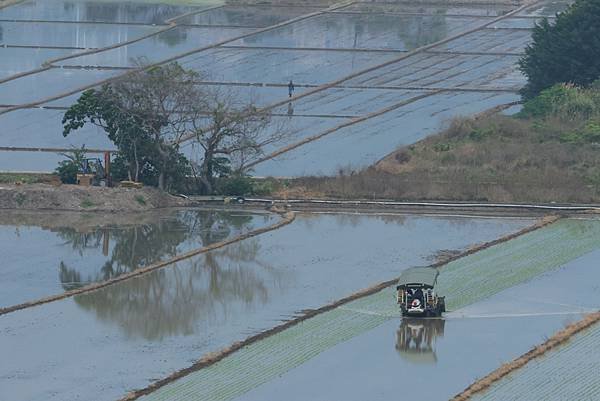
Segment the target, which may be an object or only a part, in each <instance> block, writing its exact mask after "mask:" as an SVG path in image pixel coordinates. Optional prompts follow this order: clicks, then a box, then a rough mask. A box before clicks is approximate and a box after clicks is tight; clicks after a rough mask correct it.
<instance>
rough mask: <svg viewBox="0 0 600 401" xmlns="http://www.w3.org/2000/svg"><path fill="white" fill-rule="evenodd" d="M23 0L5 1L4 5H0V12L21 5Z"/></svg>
mask: <svg viewBox="0 0 600 401" xmlns="http://www.w3.org/2000/svg"><path fill="white" fill-rule="evenodd" d="M24 1H25V0H6V2H5V3H4V4H0V10H2V9H3V8H6V7H10V6H14V5H17V4H19V3H23V2H24Z"/></svg>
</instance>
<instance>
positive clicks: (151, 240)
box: [0, 210, 277, 308]
mask: <svg viewBox="0 0 600 401" xmlns="http://www.w3.org/2000/svg"><path fill="white" fill-rule="evenodd" d="M276 220H277V218H276V216H274V215H272V214H269V213H248V212H239V211H236V212H226V211H205V210H175V211H172V212H169V213H164V212H162V213H148V214H143V215H141V216H140V215H137V214H133V215H122V216H118V217H117V218H115V217H114V216H111V215H103V214H100V215H98V214H94V213H90V214H87V215H83V216H81V215H79V214H77V213H55V214H52V215H48V214H42V213H35V212H29V213H28V212H2V214H1V215H0V254H1V255H3V264H2V266H1V267H0V275H1V276H2V277H3V280H2V282H1V283H0V308H1V307H8V306H12V305H16V304H20V303H23V302H26V301H32V300H35V299H39V298H43V297H46V296H49V295H55V294H59V293H61V292H63V291H68V290H72V289H75V288H79V287H82V286H84V285H87V284H91V283H95V282H100V281H105V280H109V279H111V278H114V277H118V276H120V275H121V274H123V273H128V272H131V271H134V270H136V269H138V268H140V267H145V266H149V265H152V264H154V263H157V262H160V261H164V260H168V259H171V258H173V257H174V256H176V255H179V254H182V253H185V252H187V251H191V250H194V249H199V248H202V247H204V246H207V245H210V244H212V243H215V242H220V241H223V240H224V239H227V238H231V237H235V236H237V235H239V234H241V233H244V232H248V231H251V230H253V229H256V228H260V227H265V226H268V225H270V224H272V223H274V222H275V221H276Z"/></svg>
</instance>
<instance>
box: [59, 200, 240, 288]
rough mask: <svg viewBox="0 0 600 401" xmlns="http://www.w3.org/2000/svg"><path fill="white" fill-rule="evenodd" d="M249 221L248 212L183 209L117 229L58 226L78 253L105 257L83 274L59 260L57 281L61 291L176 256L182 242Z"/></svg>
mask: <svg viewBox="0 0 600 401" xmlns="http://www.w3.org/2000/svg"><path fill="white" fill-rule="evenodd" d="M251 220H252V216H250V215H241V214H240V215H231V214H229V213H226V212H218V211H211V212H207V211H197V210H187V211H181V212H179V213H177V215H176V218H168V219H160V220H158V221H156V222H155V223H152V224H140V225H134V226H131V227H127V228H121V229H118V228H103V229H99V230H97V231H93V232H84V233H81V232H78V231H77V230H75V229H74V228H60V229H58V236H59V237H60V238H62V239H63V240H64V241H65V244H66V245H70V246H71V247H72V248H73V250H74V251H76V252H78V253H79V254H80V255H82V256H83V255H84V252H85V250H87V249H100V248H101V247H102V250H103V253H104V254H105V256H109V259H108V260H106V261H105V262H104V264H103V266H102V267H101V268H100V269H99V271H98V272H96V273H95V274H94V275H89V274H88V276H87V277H84V276H85V274H84V273H83V272H81V271H78V269H77V267H74V266H67V265H66V264H65V263H64V262H63V261H61V262H60V264H59V277H60V281H61V283H62V284H63V288H65V290H70V289H73V288H77V287H81V286H82V285H85V284H87V283H89V282H96V281H104V280H108V279H110V278H113V277H117V276H119V275H121V274H123V273H127V272H130V271H132V270H135V269H136V268H139V267H143V266H148V265H151V264H153V263H156V262H158V261H160V260H164V259H166V258H169V257H173V256H175V255H177V254H178V253H180V252H182V251H181V250H180V249H179V246H180V245H181V244H182V243H183V242H185V241H193V243H194V246H193V248H199V247H201V246H206V245H209V244H211V243H215V242H219V241H222V240H224V239H225V238H227V237H229V236H230V235H231V234H232V231H240V230H242V229H243V228H244V227H246V226H247V225H248V224H249V223H250V221H251ZM109 243H110V244H109ZM109 245H112V247H110V246H109ZM109 250H110V255H109Z"/></svg>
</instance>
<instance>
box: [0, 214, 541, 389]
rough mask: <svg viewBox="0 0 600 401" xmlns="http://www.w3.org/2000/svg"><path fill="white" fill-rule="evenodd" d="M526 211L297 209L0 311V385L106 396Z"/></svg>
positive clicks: (488, 232) (491, 232)
mask: <svg viewBox="0 0 600 401" xmlns="http://www.w3.org/2000/svg"><path fill="white" fill-rule="evenodd" d="M530 223H531V222H530V221H526V220H513V219H479V218H445V217H424V216H422V217H420V216H393V215H390V216H369V215H321V214H319V215H310V214H307V215H300V216H299V217H298V218H297V220H296V221H295V222H294V223H292V224H291V225H288V226H285V227H283V228H282V229H280V230H277V231H274V232H269V233H266V234H264V235H261V236H258V237H254V238H252V239H249V240H246V241H242V242H240V243H236V244H233V245H231V246H227V247H225V248H222V249H220V250H216V251H214V252H210V253H207V254H204V255H201V256H198V257H194V258H192V259H189V260H186V261H183V262H180V263H178V264H176V265H174V266H171V267H169V268H166V269H161V270H158V271H155V272H153V273H151V274H148V275H144V276H142V277H139V278H136V279H132V280H128V281H125V282H122V283H119V284H116V285H114V286H110V287H107V288H105V289H103V290H100V291H96V292H93V293H89V294H86V295H81V296H77V297H75V298H69V299H65V300H63V301H59V302H54V303H51V304H46V305H42V306H39V307H35V308H31V309H27V310H23V311H19V312H17V313H13V314H8V315H5V316H1V317H0V337H1V339H0V352H2V355H6V356H7V358H10V360H11V361H13V362H12V363H11V364H10V365H6V364H5V365H1V366H0V382H1V385H0V388H1V389H2V390H1V391H2V393H1V394H2V396H3V398H6V399H10V400H14V401H18V400H27V399H39V398H44V399H49V400H65V399H77V398H86V397H89V394H95V395H97V398H96V399H97V400H98V401H103V400H114V399H118V398H119V397H121V396H123V395H124V394H125V392H126V391H128V390H130V389H133V388H140V387H144V386H146V385H147V384H149V383H150V382H151V381H152V380H155V379H157V378H161V377H165V376H167V375H168V374H170V373H171V372H173V371H174V370H177V369H181V368H183V367H186V366H188V365H190V364H191V363H192V362H193V361H194V360H196V359H198V358H200V357H201V356H202V355H204V354H206V353H207V352H211V351H215V350H218V349H220V348H222V347H225V346H227V345H229V344H231V343H232V342H234V341H236V340H240V339H243V338H246V337H247V336H249V335H252V334H254V333H257V332H259V331H261V330H264V329H265V328H269V327H273V326H274V325H276V324H278V322H280V321H281V320H284V319H288V318H290V317H292V316H293V315H294V314H295V313H297V312H298V311H301V310H303V309H307V308H316V307H319V306H321V305H323V304H325V303H327V302H330V301H331V300H334V299H339V298H341V297H344V296H346V295H348V294H350V293H352V292H354V291H356V290H358V289H361V288H365V287H368V286H370V285H372V284H374V283H377V282H380V281H383V280H387V279H390V278H392V277H396V276H397V275H398V273H399V271H401V270H402V269H403V268H406V267H408V266H412V265H423V264H428V263H431V261H432V260H433V259H434V258H435V254H436V253H437V252H438V251H440V250H447V249H454V250H456V249H465V248H466V247H468V246H471V245H472V244H473V243H477V242H481V241H486V240H490V239H493V238H497V237H499V236H501V235H503V234H506V233H507V232H513V231H516V230H518V229H520V228H522V227H523V226H524V225H527V224H530ZM391 301H393V300H391ZM394 332H395V331H394ZM72 333H77V335H76V336H74V335H72ZM390 346H391V347H393V343H392V344H390ZM72 350H77V352H72ZM17 356H18V357H17ZM98 371H102V372H103V374H102V375H98V374H97V372H98ZM50 372H51V374H50ZM34 383H35V385H33V384H34Z"/></svg>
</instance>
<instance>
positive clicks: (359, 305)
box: [141, 220, 600, 401]
mask: <svg viewBox="0 0 600 401" xmlns="http://www.w3.org/2000/svg"><path fill="white" fill-rule="evenodd" d="M599 238H600V221H599V222H594V221H582V220H563V221H559V222H557V223H555V224H552V225H550V226H547V227H545V228H542V229H539V230H537V231H534V232H532V233H529V234H526V235H523V236H520V237H518V238H516V239H514V240H511V241H509V242H506V243H503V244H499V245H497V246H494V247H492V248H488V249H486V250H483V251H481V252H478V253H475V254H473V255H470V256H468V257H465V258H462V259H459V260H457V261H455V262H452V263H450V264H448V265H446V266H445V267H443V268H442V273H441V274H440V278H439V284H440V285H439V287H440V290H441V293H443V294H445V295H446V297H447V298H446V299H447V303H448V307H449V308H452V309H457V308H460V307H463V306H466V305H468V304H471V303H473V302H477V301H479V300H481V299H485V298H487V297H489V296H491V295H493V294H496V293H498V292H500V291H502V290H503V289H506V288H508V287H511V286H514V285H516V284H520V283H523V282H525V281H527V280H529V279H531V278H533V277H535V276H537V275H539V274H542V273H543V272H545V271H548V270H552V269H556V268H558V267H560V266H561V265H564V264H566V263H567V262H569V261H570V260H573V259H576V258H577V257H579V256H581V255H583V254H585V253H588V252H591V251H593V250H594V249H597V248H600V241H599V240H598V239H599ZM398 315H399V311H398V308H397V306H396V304H395V292H394V289H393V288H388V289H385V290H383V291H381V292H379V293H376V294H373V295H370V296H367V297H364V298H360V299H358V300H355V301H352V302H349V303H347V304H345V305H343V306H341V307H339V308H336V309H334V310H332V311H329V312H325V313H322V314H320V315H317V316H315V317H314V318H311V319H308V320H306V321H304V322H302V323H299V324H298V325H295V326H293V327H291V328H289V329H287V330H284V331H282V332H280V333H278V334H275V335H273V336H270V337H267V338H265V339H263V340H260V341H258V342H255V343H253V344H250V345H248V346H246V347H244V348H242V349H241V350H239V351H237V352H235V353H233V354H232V355H230V356H228V357H226V358H224V359H223V360H221V361H219V362H217V363H215V364H214V365H211V366H210V367H207V368H204V369H201V370H199V371H196V372H194V373H191V374H189V375H187V376H185V377H183V378H181V379H179V380H177V381H175V382H173V383H170V384H168V385H166V386H164V387H162V388H160V389H158V390H157V391H155V392H153V393H151V394H149V395H148V396H145V397H142V398H141V399H143V400H145V401H150V400H153V401H155V400H170V401H174V400H178V401H185V400H215V401H218V400H231V399H233V398H235V397H237V396H240V395H242V394H244V393H246V392H248V391H250V390H252V389H253V388H256V387H258V386H260V385H261V384H264V383H266V382H268V381H270V380H273V379H275V378H277V377H279V376H281V375H283V374H285V373H286V372H288V371H290V370H291V369H294V368H295V367H297V366H299V365H301V364H303V363H305V362H306V361H308V360H309V359H311V358H314V357H315V356H317V355H319V354H320V353H322V352H324V351H326V350H327V349H329V348H331V347H333V346H335V345H336V344H339V343H342V342H344V341H348V340H349V339H351V338H353V337H355V336H357V335H360V334H362V333H365V332H367V331H369V330H372V329H373V328H375V327H377V326H379V325H381V324H382V323H384V322H385V321H387V320H389V319H391V318H393V317H398Z"/></svg>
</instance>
